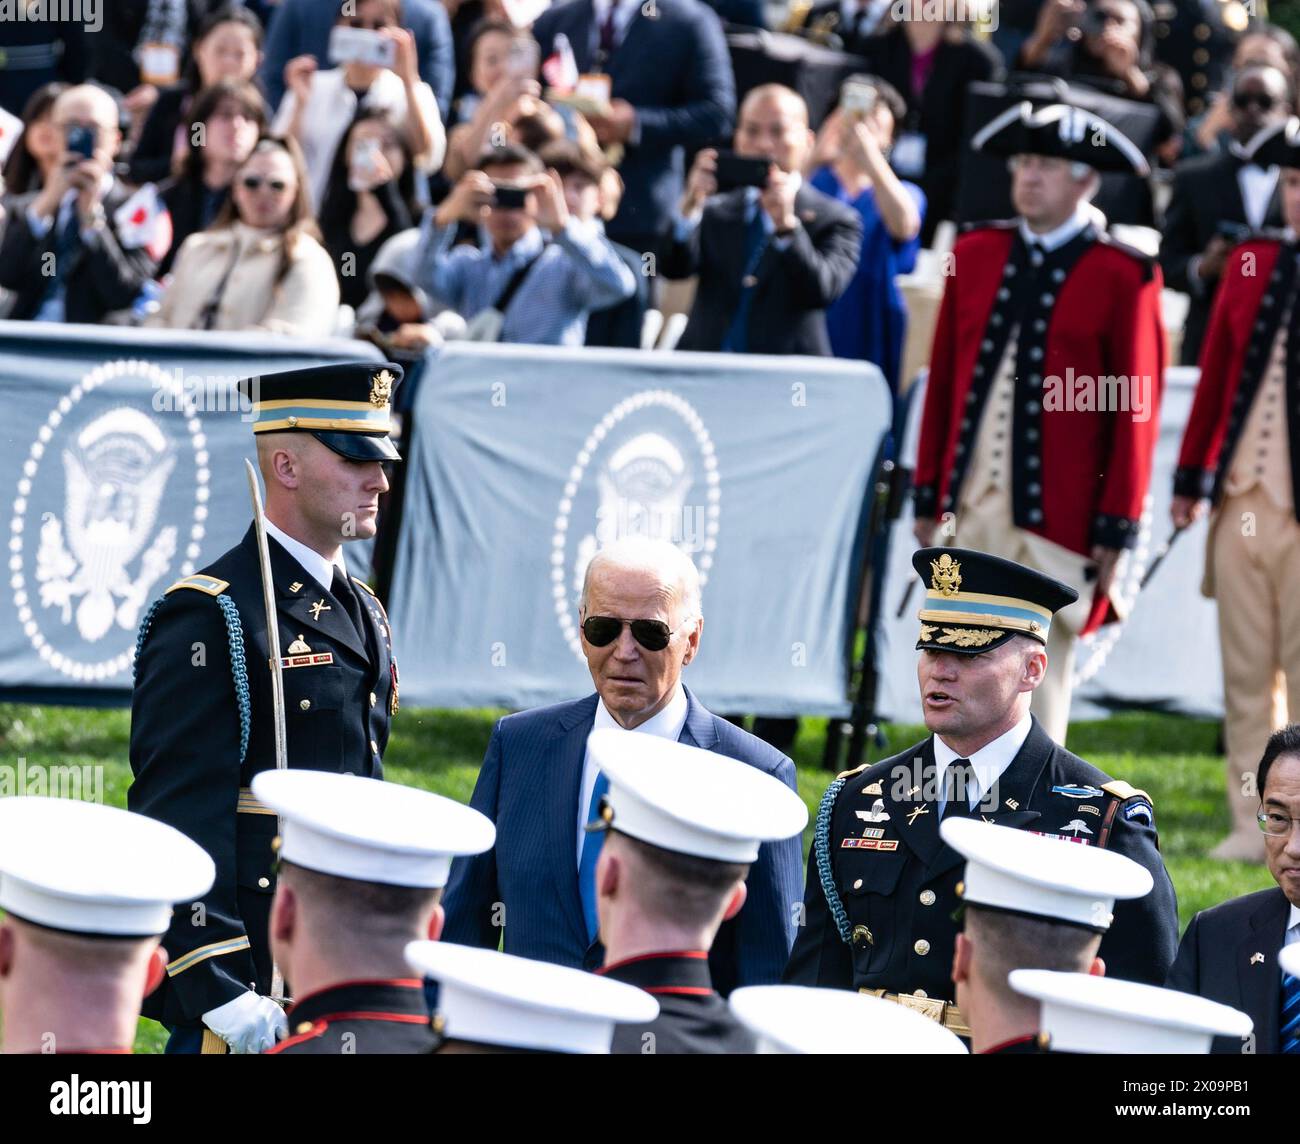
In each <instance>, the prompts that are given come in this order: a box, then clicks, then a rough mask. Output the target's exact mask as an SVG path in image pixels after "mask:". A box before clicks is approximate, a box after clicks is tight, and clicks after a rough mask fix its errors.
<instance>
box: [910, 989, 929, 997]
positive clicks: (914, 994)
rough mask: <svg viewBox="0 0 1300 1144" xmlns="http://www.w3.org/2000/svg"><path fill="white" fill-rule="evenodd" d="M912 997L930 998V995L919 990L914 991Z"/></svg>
mask: <svg viewBox="0 0 1300 1144" xmlns="http://www.w3.org/2000/svg"><path fill="white" fill-rule="evenodd" d="M912 996H913V997H929V996H930V994H928V993H927V992H926V991H925V990H924V989H917V990H914V991H913V993H912Z"/></svg>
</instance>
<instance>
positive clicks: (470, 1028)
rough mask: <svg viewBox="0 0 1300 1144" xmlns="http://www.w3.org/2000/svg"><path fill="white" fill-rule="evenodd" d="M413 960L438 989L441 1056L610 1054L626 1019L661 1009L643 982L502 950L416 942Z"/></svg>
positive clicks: (649, 1016)
mask: <svg viewBox="0 0 1300 1144" xmlns="http://www.w3.org/2000/svg"><path fill="white" fill-rule="evenodd" d="M406 959H407V961H408V963H409V964H410V966H411V968H412V969H414V970H415V971H416V972H417V973H420V974H423V975H424V976H426V977H429V978H432V980H433V981H435V982H436V983H437V986H438V1004H437V1012H436V1013H435V1014H434V1017H433V1031H434V1033H435V1034H436V1036H437V1044H436V1047H435V1048H434V1050H433V1051H434V1052H435V1053H573V1054H578V1053H583V1054H593V1053H608V1052H609V1051H610V1049H609V1046H610V1041H611V1040H612V1039H613V1036H614V1028H615V1026H616V1025H617V1024H618V1023H619V1022H626V1021H635V1022H637V1023H639V1024H645V1023H646V1022H648V1021H653V1020H654V1018H655V1015H656V1014H657V1013H658V1012H659V1003H658V1002H657V1001H656V1000H655V999H654V998H653V997H652V996H650V994H649V993H646V992H645V991H644V990H642V989H637V988H636V987H635V986H632V985H625V984H624V983H623V982H621V981H608V980H606V979H604V978H602V977H598V976H597V975H596V974H594V973H588V972H586V971H585V970H582V969H571V968H570V967H569V966H567V965H552V964H551V963H550V962H549V961H533V960H531V959H529V958H527V957H516V956H515V955H514V954H513V953H498V952H497V951H496V950H495V949H479V948H477V947H475V946H468V945H453V944H452V943H451V942H442V941H439V942H433V941H413V942H411V944H410V945H408V946H407V947H406Z"/></svg>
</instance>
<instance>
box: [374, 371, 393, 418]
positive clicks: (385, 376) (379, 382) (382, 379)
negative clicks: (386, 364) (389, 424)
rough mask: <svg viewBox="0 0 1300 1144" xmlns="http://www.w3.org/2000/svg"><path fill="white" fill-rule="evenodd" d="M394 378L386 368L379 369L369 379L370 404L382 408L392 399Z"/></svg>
mask: <svg viewBox="0 0 1300 1144" xmlns="http://www.w3.org/2000/svg"><path fill="white" fill-rule="evenodd" d="M396 380H397V378H395V377H394V376H393V375H392V374H391V373H389V371H388V370H386V369H381V370H380V371H379V372H378V373H377V374H375V376H374V377H373V378H371V379H370V404H371V405H374V406H376V407H377V408H380V409H382V408H383V407H384V406H385V405H387V404H388V403H389V402H390V401H391V400H392V399H393V382H395V381H396Z"/></svg>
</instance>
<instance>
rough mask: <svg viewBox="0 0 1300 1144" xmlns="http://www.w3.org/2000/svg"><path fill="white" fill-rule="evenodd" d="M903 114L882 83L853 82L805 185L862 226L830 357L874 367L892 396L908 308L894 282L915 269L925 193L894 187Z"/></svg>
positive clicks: (832, 319) (837, 309) (835, 307)
mask: <svg viewBox="0 0 1300 1144" xmlns="http://www.w3.org/2000/svg"><path fill="white" fill-rule="evenodd" d="M906 114H907V106H906V104H904V102H903V97H902V96H901V95H899V94H898V92H897V91H895V90H894V88H893V87H892V86H891V85H889V84H887V83H886V82H885V81H884V80H879V79H875V78H873V77H871V76H852V77H850V78H849V79H848V80H847V81H845V84H844V87H843V89H842V95H841V97H840V104H839V107H837V108H836V109H835V110H834V111H833V112H831V114H830V116H828V117H827V119H826V122H825V123H823V124H822V128H821V131H820V132H819V133H818V136H817V149H816V152H815V154H814V155H813V162H812V175H811V178H810V180H809V181H810V183H811V184H812V186H814V187H815V188H816V189H817V190H819V191H822V192H824V193H825V194H828V195H830V196H831V198H833V199H836V200H837V201H838V202H841V203H844V204H845V205H846V206H849V207H852V208H853V209H854V210H855V211H857V213H858V216H859V217H860V218H861V219H862V251H861V255H860V257H859V259H858V269H857V272H856V273H855V274H854V275H853V279H852V281H850V283H849V286H848V289H847V290H845V291H844V293H843V294H841V295H840V296H839V298H837V299H836V300H835V301H834V302H832V303H831V306H830V309H829V310H828V311H827V313H826V324H827V328H828V329H829V332H830V338H831V349H832V350H833V351H834V353H835V356H836V357H842V358H853V359H857V360H859V361H869V362H874V363H875V364H876V365H878V366H879V367H880V370H881V372H882V373H883V374H884V375H885V380H886V381H888V382H889V386H890V388H891V389H892V390H894V391H895V392H897V391H898V386H899V381H900V378H899V376H898V374H899V370H900V368H901V367H902V359H903V345H904V343H905V341H906V339H907V305H906V303H905V302H904V301H903V296H902V294H901V293H900V292H899V290H898V286H897V283H896V279H897V276H898V275H900V274H909V273H911V271H912V270H913V269H914V268H915V266H916V254H917V251H918V250H919V249H920V245H921V243H920V235H921V220H922V219H923V218H924V216H925V205H926V203H925V192H924V191H922V190H921V188H920V187H918V186H917V185H916V184H915V183H910V182H907V181H905V180H903V179H900V178H899V177H898V176H897V175H896V174H895V173H894V171H893V169H892V168H891V167H890V166H889V152H890V149H891V147H892V146H893V142H894V138H895V137H896V135H897V132H898V129H899V125H900V124H901V123H902V121H903V118H904V116H905V115H906Z"/></svg>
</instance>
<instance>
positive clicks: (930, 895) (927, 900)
mask: <svg viewBox="0 0 1300 1144" xmlns="http://www.w3.org/2000/svg"><path fill="white" fill-rule="evenodd" d="M921 905H923V906H932V905H934V891H933V890H922V891H921Z"/></svg>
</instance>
